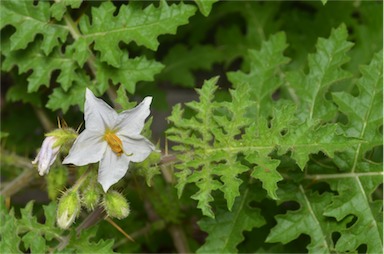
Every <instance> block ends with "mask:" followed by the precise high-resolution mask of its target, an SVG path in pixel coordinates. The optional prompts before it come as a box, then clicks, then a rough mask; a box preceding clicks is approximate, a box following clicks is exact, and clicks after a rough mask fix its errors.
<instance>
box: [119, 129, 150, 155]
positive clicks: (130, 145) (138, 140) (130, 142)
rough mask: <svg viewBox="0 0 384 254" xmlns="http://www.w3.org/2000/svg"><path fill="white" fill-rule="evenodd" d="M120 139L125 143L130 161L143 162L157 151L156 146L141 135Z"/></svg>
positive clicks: (125, 149) (125, 150)
mask: <svg viewBox="0 0 384 254" xmlns="http://www.w3.org/2000/svg"><path fill="white" fill-rule="evenodd" d="M120 138H121V141H122V142H123V149H124V153H125V154H128V155H129V159H130V160H131V161H133V162H142V161H143V160H145V159H146V158H147V157H148V156H149V155H150V154H151V152H152V151H154V150H155V146H154V145H153V144H152V143H151V142H150V141H149V140H148V139H146V138H144V137H143V136H141V135H137V136H134V137H127V136H120Z"/></svg>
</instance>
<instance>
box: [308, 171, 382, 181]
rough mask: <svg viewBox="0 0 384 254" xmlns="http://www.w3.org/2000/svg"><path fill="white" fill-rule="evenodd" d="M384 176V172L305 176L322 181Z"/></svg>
mask: <svg viewBox="0 0 384 254" xmlns="http://www.w3.org/2000/svg"><path fill="white" fill-rule="evenodd" d="M380 175H382V176H383V175H384V172H366V173H342V174H316V175H305V177H304V178H306V179H313V180H322V179H339V178H353V177H358V178H359V177H364V176H380Z"/></svg>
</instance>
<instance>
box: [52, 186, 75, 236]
mask: <svg viewBox="0 0 384 254" xmlns="http://www.w3.org/2000/svg"><path fill="white" fill-rule="evenodd" d="M79 213H80V197H79V194H78V193H77V191H73V190H71V189H69V190H68V191H67V192H65V193H64V194H63V196H62V197H61V198H60V201H59V205H58V207H57V225H58V226H59V227H61V228H62V229H67V228H69V226H71V225H72V223H73V222H74V221H75V219H76V217H77V216H78V215H79Z"/></svg>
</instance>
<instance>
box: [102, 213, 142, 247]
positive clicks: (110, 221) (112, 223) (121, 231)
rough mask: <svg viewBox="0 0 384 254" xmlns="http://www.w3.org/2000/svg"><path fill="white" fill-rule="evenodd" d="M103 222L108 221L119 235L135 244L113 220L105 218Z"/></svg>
mask: <svg viewBox="0 0 384 254" xmlns="http://www.w3.org/2000/svg"><path fill="white" fill-rule="evenodd" d="M105 220H106V221H108V222H109V223H110V224H111V225H112V226H114V227H115V228H116V229H117V230H119V231H120V233H122V234H123V235H124V236H125V237H126V238H127V239H128V240H130V241H132V242H135V240H134V239H133V238H132V237H131V236H130V235H128V234H127V233H126V232H125V231H124V230H123V229H122V228H121V227H120V226H119V225H117V224H116V223H115V222H114V221H113V220H111V218H109V217H106V218H105Z"/></svg>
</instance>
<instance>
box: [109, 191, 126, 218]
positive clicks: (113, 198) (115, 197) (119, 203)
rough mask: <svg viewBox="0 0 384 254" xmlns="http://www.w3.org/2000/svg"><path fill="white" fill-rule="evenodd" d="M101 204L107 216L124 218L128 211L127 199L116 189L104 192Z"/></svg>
mask: <svg viewBox="0 0 384 254" xmlns="http://www.w3.org/2000/svg"><path fill="white" fill-rule="evenodd" d="M103 205H104V208H105V211H106V212H107V214H108V216H109V217H113V218H117V219H120V220H121V219H124V218H126V217H127V216H128V215H129V212H130V210H129V204H128V202H127V200H126V199H125V197H124V196H123V195H121V194H120V193H118V192H117V191H108V192H107V193H105V194H104V202H103Z"/></svg>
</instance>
